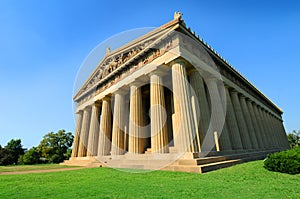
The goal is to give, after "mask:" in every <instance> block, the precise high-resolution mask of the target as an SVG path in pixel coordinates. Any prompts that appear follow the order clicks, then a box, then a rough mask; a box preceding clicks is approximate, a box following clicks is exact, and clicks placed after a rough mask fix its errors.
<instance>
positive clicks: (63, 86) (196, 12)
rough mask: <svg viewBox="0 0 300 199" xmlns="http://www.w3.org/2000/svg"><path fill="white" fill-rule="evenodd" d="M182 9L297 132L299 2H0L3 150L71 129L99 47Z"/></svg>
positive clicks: (191, 23)
mask: <svg viewBox="0 0 300 199" xmlns="http://www.w3.org/2000/svg"><path fill="white" fill-rule="evenodd" d="M174 11H181V12H182V13H183V14H184V15H183V18H184V19H185V22H186V24H187V25H188V26H189V27H191V28H192V30H194V31H195V32H196V33H197V34H199V35H200V37H202V38H203V39H204V40H205V41H207V42H208V43H209V44H210V45H211V46H212V47H213V48H214V49H216V50H217V51H218V52H219V53H220V54H221V55H222V56H223V57H225V58H226V59H227V60H228V61H229V62H230V63H231V64H232V65H233V66H234V67H235V68H237V69H238V71H240V72H241V73H242V74H243V75H244V76H246V77H247V78H248V79H249V80H250V81H251V82H252V83H253V84H254V85H255V86H256V87H258V88H259V89H260V90H261V91H262V92H263V93H264V94H266V95H267V96H268V97H269V98H270V99H271V100H272V101H273V102H274V103H275V104H277V105H278V106H279V107H281V108H282V109H283V110H284V115H283V118H284V125H285V127H286V130H287V131H288V132H290V131H292V130H294V129H296V130H298V129H300V119H299V118H300V117H299V113H300V100H299V99H300V93H299V74H300V68H299V67H300V66H299V65H300V64H299V57H300V48H299V46H300V39H299V35H300V26H299V23H300V4H299V3H298V2H297V1H271V0H270V1H268V0H266V1H259V0H245V1H226V2H225V1H221V0H220V1H214V2H211V1H198V0H194V1H183V0H181V1H179V0H164V1H161V0H160V1H158V0H152V1H143V3H141V1H130V0H128V1H105V2H104V1H92V0H87V1H58V0H45V1H32V0H28V1H14V0H10V1H8V0H7V1H5V0H3V1H0V60H1V63H0V64H1V65H0V93H1V94H0V95H1V98H0V106H1V111H0V144H1V145H5V144H6V143H7V141H9V140H10V139H12V138H21V139H22V142H23V144H24V146H25V147H32V146H36V145H38V144H39V141H40V140H41V139H42V136H43V135H44V134H46V133H47V132H50V131H55V132H56V131H57V130H59V129H66V130H67V131H74V128H75V124H74V120H73V110H72V94H73V84H74V81H75V77H76V74H77V71H78V70H79V67H80V65H81V63H82V62H83V61H84V59H85V57H86V56H87V55H88V54H89V52H90V51H91V50H92V49H93V48H94V47H96V46H97V45H98V44H99V43H101V42H102V41H104V40H105V39H107V38H109V37H111V36H112V35H115V34H118V33H120V32H122V31H126V30H130V29H133V28H141V27H157V26H160V25H162V24H164V23H166V22H168V21H170V20H171V19H172V18H173V13H174Z"/></svg>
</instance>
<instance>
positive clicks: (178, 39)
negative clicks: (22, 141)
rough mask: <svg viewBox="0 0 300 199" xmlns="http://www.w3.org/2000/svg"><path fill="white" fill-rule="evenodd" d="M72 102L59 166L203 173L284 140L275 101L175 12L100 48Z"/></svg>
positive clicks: (282, 145)
mask: <svg viewBox="0 0 300 199" xmlns="http://www.w3.org/2000/svg"><path fill="white" fill-rule="evenodd" d="M74 101H75V102H76V103H77V110H76V114H77V116H78V117H77V124H76V132H75V139H74V146H73V151H72V157H71V158H70V160H67V161H65V162H64V164H67V165H81V166H103V167H105V166H107V167H114V168H137V169H145V170H155V169H162V170H172V171H187V172H197V173H203V172H207V171H210V170H214V169H218V168H223V167H228V166H231V165H234V164H237V163H241V162H245V161H250V160H257V159H263V158H264V157H265V156H266V155H267V154H268V153H273V152H275V151H280V150H285V149H288V148H289V145H288V141H287V137H286V133H285V130H284V127H283V121H282V113H283V112H282V110H281V109H280V108H278V107H277V106H276V105H275V104H274V103H272V102H271V100H270V99H268V98H267V97H266V96H265V95H264V94H263V93H261V92H260V91H259V90H258V89H257V88H256V87H255V86H254V85H252V84H251V83H250V82H249V81H248V80H247V79H246V78H245V77H243V76H242V75H241V74H240V73H239V72H238V71H237V70H236V69H234V68H233V67H232V66H231V65H230V64H229V63H228V62H227V61H226V60H225V59H224V58H222V57H221V56H220V55H219V54H218V53H217V52H216V51H215V50H214V49H212V48H211V47H210V46H209V45H208V44H207V43H205V42H204V41H203V40H202V39H201V38H199V36H197V35H196V34H195V33H194V32H193V31H191V29H190V28H188V27H187V26H186V24H185V22H184V20H183V19H182V15H181V13H179V12H176V13H175V14H174V19H173V20H171V21H170V22H168V23H166V24H164V25H162V26H161V27H159V28H156V29H154V30H153V31H151V32H149V33H147V34H145V35H143V36H141V37H139V38H137V39H135V40H133V41H131V42H129V43H127V44H126V45H124V46H121V47H120V48H117V49H116V50H113V51H110V50H109V49H107V52H106V54H105V56H104V58H103V59H102V61H101V62H100V63H99V65H98V66H95V70H94V72H93V73H92V74H90V76H89V78H88V79H87V80H86V82H85V83H84V84H83V85H82V87H81V88H80V89H79V90H78V92H77V93H76V94H75V96H74Z"/></svg>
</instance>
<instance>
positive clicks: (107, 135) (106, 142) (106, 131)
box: [98, 97, 112, 156]
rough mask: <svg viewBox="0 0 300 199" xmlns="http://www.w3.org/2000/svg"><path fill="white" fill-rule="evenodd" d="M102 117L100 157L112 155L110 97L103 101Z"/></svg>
mask: <svg viewBox="0 0 300 199" xmlns="http://www.w3.org/2000/svg"><path fill="white" fill-rule="evenodd" d="M101 112H102V115H101V122H100V129H99V145H98V155H100V156H103V155H110V149H111V122H112V121H111V120H112V119H111V117H112V116H111V101H110V98H109V97H105V98H104V99H103V100H102V111H101Z"/></svg>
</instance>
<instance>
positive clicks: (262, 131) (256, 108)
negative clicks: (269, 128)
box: [253, 103, 268, 149]
mask: <svg viewBox="0 0 300 199" xmlns="http://www.w3.org/2000/svg"><path fill="white" fill-rule="evenodd" d="M253 110H254V114H255V117H256V118H257V123H258V126H259V129H260V132H259V133H260V137H261V139H262V142H263V147H262V148H263V149H267V148H268V141H267V137H266V135H265V128H264V125H263V121H262V118H261V116H260V112H259V106H258V105H257V104H255V103H253Z"/></svg>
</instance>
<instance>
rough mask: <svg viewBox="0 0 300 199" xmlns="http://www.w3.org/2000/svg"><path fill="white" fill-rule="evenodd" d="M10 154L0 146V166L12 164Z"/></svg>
mask: <svg viewBox="0 0 300 199" xmlns="http://www.w3.org/2000/svg"><path fill="white" fill-rule="evenodd" d="M13 161H14V160H13V156H12V154H11V153H10V152H9V151H8V150H7V149H6V148H3V147H2V146H1V145H0V165H3V166H6V165H10V164H13Z"/></svg>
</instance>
